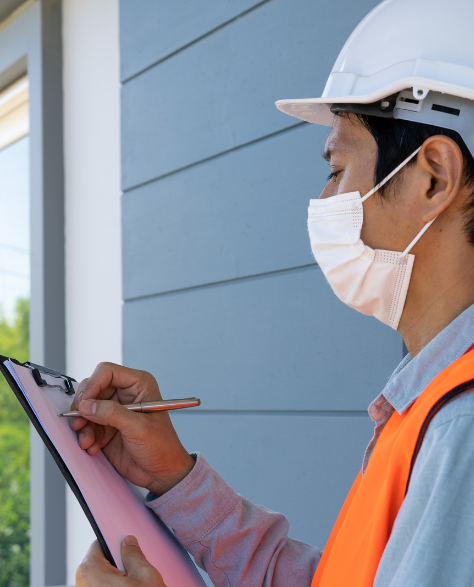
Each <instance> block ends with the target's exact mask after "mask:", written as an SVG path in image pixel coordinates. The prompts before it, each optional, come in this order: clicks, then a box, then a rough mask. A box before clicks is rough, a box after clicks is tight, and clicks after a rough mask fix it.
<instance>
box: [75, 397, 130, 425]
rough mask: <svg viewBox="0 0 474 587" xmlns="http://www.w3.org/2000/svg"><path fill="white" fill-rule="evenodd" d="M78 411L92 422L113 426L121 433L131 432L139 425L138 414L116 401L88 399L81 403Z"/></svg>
mask: <svg viewBox="0 0 474 587" xmlns="http://www.w3.org/2000/svg"><path fill="white" fill-rule="evenodd" d="M78 409H79V412H80V413H81V416H84V417H85V418H87V420H89V421H90V422H95V423H96V424H102V425H103V426H113V427H114V428H118V429H119V430H120V431H124V430H127V431H130V430H132V429H133V428H135V427H136V426H138V425H139V423H138V422H137V417H136V414H134V413H133V412H132V411H130V410H127V408H124V407H123V406H122V404H119V403H118V402H115V401H111V400H95V399H86V400H83V401H81V402H80V404H79V406H78Z"/></svg>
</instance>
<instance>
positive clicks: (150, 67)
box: [122, 0, 271, 85]
mask: <svg viewBox="0 0 474 587" xmlns="http://www.w3.org/2000/svg"><path fill="white" fill-rule="evenodd" d="M268 2H271V0H262V1H261V2H259V3H258V4H255V5H254V6H252V7H250V8H247V10H244V11H243V12H241V13H239V14H237V16H234V17H232V18H231V19H229V20H226V21H225V22H223V23H222V24H220V25H218V26H216V27H214V28H213V29H211V30H210V31H207V33H204V34H202V35H201V36H200V37H196V38H195V39H193V40H192V41H189V43H186V44H185V45H183V46H181V47H180V48H179V49H176V50H175V51H172V52H171V53H168V55H165V56H164V57H162V58H161V59H158V60H157V61H154V62H153V63H150V65H147V66H146V67H144V68H143V69H140V70H139V71H137V72H135V73H134V74H133V75H129V76H128V77H126V78H125V79H122V85H125V84H126V83H128V82H129V81H131V80H133V79H135V78H136V77H138V76H140V75H142V73H145V72H146V71H149V70H150V69H153V68H154V67H156V66H157V65H160V64H161V63H163V62H164V61H166V60H168V59H170V58H171V57H174V56H175V55H177V54H178V53H181V51H185V50H186V49H188V48H189V47H192V46H193V45H195V44H196V43H199V41H202V40H203V39H205V38H206V37H209V36H210V35H212V34H214V33H215V32H217V31H218V30H220V29H222V28H224V27H226V26H227V25H229V24H232V23H233V22H234V21H236V20H237V19H239V18H242V16H246V15H247V14H249V13H250V12H252V11H253V10H256V9H257V8H260V6H262V5H263V4H267V3H268Z"/></svg>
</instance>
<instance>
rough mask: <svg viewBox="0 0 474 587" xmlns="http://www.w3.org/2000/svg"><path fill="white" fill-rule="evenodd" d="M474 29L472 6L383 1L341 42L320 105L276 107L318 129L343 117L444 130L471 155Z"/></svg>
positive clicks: (457, 0) (462, 1)
mask: <svg viewBox="0 0 474 587" xmlns="http://www.w3.org/2000/svg"><path fill="white" fill-rule="evenodd" d="M473 23H474V0H450V2H446V1H445V0H438V1H436V0H385V1H384V2H382V3H381V4H379V5H378V6H376V7H375V8H374V9H373V10H372V12H370V13H369V14H368V15H367V16H366V17H365V18H364V19H363V20H362V22H361V23H360V24H359V25H358V26H357V27H356V29H355V30H354V32H353V33H352V34H351V36H350V37H349V39H348V40H347V42H346V44H345V45H344V47H343V48H342V51H341V53H340V54H339V57H338V58H337V60H336V63H335V64H334V67H333V69H332V72H331V74H330V76H329V79H328V81H327V83H326V87H325V88H324V92H323V95H322V97H321V98H308V99H296V100H279V101H278V102H276V106H277V108H278V109H279V110H281V111H282V112H285V113H286V114H290V115H291V116H294V117H296V118H299V119H301V120H306V121H307V122H312V123H315V124H322V125H325V126H332V124H333V120H334V114H333V113H334V112H338V111H348V112H360V113H362V114H368V115H372V116H380V117H383V118H401V119H404V120H412V121H414V122H421V123H425V124H432V125H435V126H440V127H443V128H449V129H452V130H456V131H457V132H458V133H459V134H460V135H461V136H462V137H463V139H464V142H465V143H466V145H467V147H468V148H469V150H470V151H471V153H473V155H474V34H473ZM344 104H346V105H347V106H344ZM349 105H350V106H349Z"/></svg>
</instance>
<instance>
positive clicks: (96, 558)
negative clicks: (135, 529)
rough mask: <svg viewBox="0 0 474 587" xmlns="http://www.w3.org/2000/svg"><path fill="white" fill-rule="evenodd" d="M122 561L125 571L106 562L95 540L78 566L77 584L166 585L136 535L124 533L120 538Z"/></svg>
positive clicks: (116, 586)
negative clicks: (121, 539) (123, 536)
mask: <svg viewBox="0 0 474 587" xmlns="http://www.w3.org/2000/svg"><path fill="white" fill-rule="evenodd" d="M122 561H123V565H124V567H125V569H126V572H125V573H124V572H123V571H119V569H117V568H115V567H113V566H112V565H111V564H110V563H109V561H108V560H107V559H106V558H105V556H104V554H103V553H102V549H101V548H100V546H99V543H98V542H97V540H96V541H95V542H93V543H92V545H91V547H90V548H89V550H88V552H87V554H86V557H85V559H84V560H83V561H82V563H81V564H80V566H79V568H78V569H77V572H76V587H98V586H99V585H100V587H166V585H165V584H164V583H163V579H162V577H161V575H160V573H159V572H158V571H157V570H156V569H155V567H153V566H152V565H150V563H149V562H148V561H147V560H146V558H145V557H144V555H143V553H142V551H141V549H140V547H139V546H138V542H137V539H136V538H135V536H126V537H125V539H124V540H123V541H122Z"/></svg>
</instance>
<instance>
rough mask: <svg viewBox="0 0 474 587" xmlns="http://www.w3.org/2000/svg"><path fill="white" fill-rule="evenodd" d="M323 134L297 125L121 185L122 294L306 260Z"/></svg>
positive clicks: (322, 171) (321, 173)
mask: <svg viewBox="0 0 474 587" xmlns="http://www.w3.org/2000/svg"><path fill="white" fill-rule="evenodd" d="M325 134H327V131H325V130H321V128H320V127H315V126H313V125H309V124H307V125H303V126H298V127H296V128H294V129H292V130H289V131H286V132H284V133H281V134H278V135H276V136H273V137H271V138H268V139H266V140H263V141H259V142H257V143H254V144H252V145H249V146H246V147H243V148H242V149H239V150H237V151H235V152H232V153H228V154H226V155H222V156H221V157H218V158H214V159H212V160H210V161H208V162H206V163H203V164H201V165H196V166H194V167H191V168H189V169H187V170H186V171H183V172H181V173H177V174H173V175H171V176H168V177H166V178H163V179H161V180H159V181H156V182H153V183H150V184H147V185H146V186H143V187H141V188H138V189H135V190H132V191H130V192H127V193H126V194H125V195H124V197H123V207H122V210H123V214H122V218H123V231H122V232H123V267H124V274H125V280H124V290H123V293H124V298H125V299H129V298H133V297H137V296H144V295H150V294H154V293H161V292H165V291H171V290H176V289H181V288H187V287H192V286H196V285H202V284H205V283H213V282H217V281H223V280H229V279H235V278H239V277H243V276H247V275H255V274H259V273H267V272H270V271H277V270H281V269H288V268H291V267H295V266H301V265H306V264H309V263H314V259H313V256H312V254H311V248H310V245H309V240H308V236H307V231H306V213H307V208H308V201H309V199H310V198H311V197H315V196H316V195H317V194H318V193H319V188H320V187H322V186H323V185H324V183H325V179H324V177H325V175H326V173H327V164H326V163H325V162H323V160H322V158H321V157H320V153H321V150H322V148H323V146H324V135H325ZM137 227H140V229H139V230H138V229H137ZM144 268H146V270H144Z"/></svg>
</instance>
